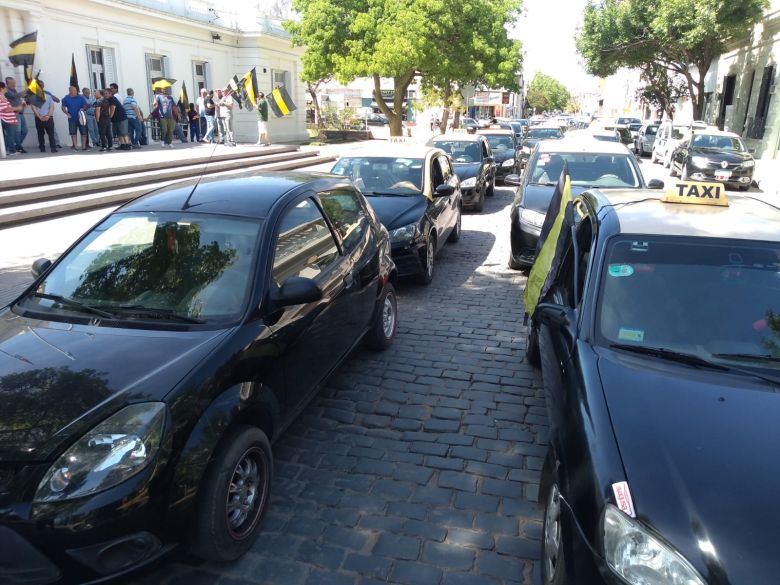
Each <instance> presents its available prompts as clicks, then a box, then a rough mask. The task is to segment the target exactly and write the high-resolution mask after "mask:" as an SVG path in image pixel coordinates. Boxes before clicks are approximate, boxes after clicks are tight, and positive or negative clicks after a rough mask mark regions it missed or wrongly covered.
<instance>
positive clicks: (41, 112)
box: [32, 80, 59, 152]
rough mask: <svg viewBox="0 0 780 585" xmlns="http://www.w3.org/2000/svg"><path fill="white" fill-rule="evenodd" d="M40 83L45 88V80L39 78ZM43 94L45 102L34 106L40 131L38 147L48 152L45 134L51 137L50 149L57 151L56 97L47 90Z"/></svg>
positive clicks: (37, 126) (37, 127)
mask: <svg viewBox="0 0 780 585" xmlns="http://www.w3.org/2000/svg"><path fill="white" fill-rule="evenodd" d="M38 85H40V86H41V89H43V87H44V84H43V81H41V80H38ZM43 95H44V98H45V99H44V101H43V103H42V104H41V105H40V106H32V111H33V114H35V130H36V131H37V132H38V148H40V149H41V152H46V142H45V140H44V134H45V135H46V136H48V137H49V150H51V151H52V152H57V140H56V139H55V138H54V97H53V96H52V95H51V94H50V93H49V92H48V91H45V90H44V92H43ZM58 101H59V100H58Z"/></svg>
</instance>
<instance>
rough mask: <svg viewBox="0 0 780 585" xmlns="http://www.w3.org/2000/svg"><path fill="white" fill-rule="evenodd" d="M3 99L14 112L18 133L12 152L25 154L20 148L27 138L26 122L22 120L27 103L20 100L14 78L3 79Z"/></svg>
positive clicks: (20, 95) (20, 96)
mask: <svg viewBox="0 0 780 585" xmlns="http://www.w3.org/2000/svg"><path fill="white" fill-rule="evenodd" d="M5 99H7V100H8V103H10V104H11V107H12V108H14V111H15V112H16V122H17V125H18V132H17V133H16V144H15V145H14V148H13V151H14V152H22V153H24V154H27V151H26V150H25V149H24V148H23V147H22V143H24V139H25V138H26V137H27V120H25V118H24V109H25V108H26V107H27V103H26V102H25V101H24V99H22V94H21V93H19V92H18V91H17V90H16V79H15V78H14V77H6V78H5ZM17 108H18V109H17ZM9 152H10V150H9Z"/></svg>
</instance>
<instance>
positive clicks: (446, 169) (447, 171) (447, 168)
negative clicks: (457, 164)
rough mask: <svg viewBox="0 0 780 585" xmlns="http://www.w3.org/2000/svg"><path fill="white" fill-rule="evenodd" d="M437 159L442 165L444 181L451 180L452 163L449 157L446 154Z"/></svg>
mask: <svg viewBox="0 0 780 585" xmlns="http://www.w3.org/2000/svg"><path fill="white" fill-rule="evenodd" d="M437 160H438V161H439V165H440V166H441V172H442V175H444V181H445V182H446V181H449V180H450V179H451V178H452V175H453V171H452V165H450V161H449V159H448V158H447V157H446V156H440V157H439V158H438V159H437Z"/></svg>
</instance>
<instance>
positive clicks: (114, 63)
mask: <svg viewBox="0 0 780 585" xmlns="http://www.w3.org/2000/svg"><path fill="white" fill-rule="evenodd" d="M264 5H265V3H263V2H249V1H246V2H231V3H227V2H219V1H216V0H56V1H55V0H0V73H1V74H2V77H3V78H5V77H6V76H14V77H16V78H17V80H18V81H19V82H20V86H23V83H22V82H23V72H22V69H21V67H13V66H12V65H11V63H10V61H9V60H8V51H9V43H11V42H12V41H13V40H15V39H17V38H19V37H21V36H23V35H25V34H27V33H30V32H32V31H36V30H37V31H38V45H37V50H36V56H35V70H36V71H38V70H40V71H41V75H40V78H41V79H42V80H44V81H45V82H46V89H47V90H49V91H51V92H52V93H53V94H54V95H56V96H58V97H62V96H64V95H66V94H67V88H68V80H69V77H70V63H71V54H73V55H74V57H75V62H76V70H77V73H78V76H79V83H80V84H81V86H82V87H84V86H88V87H91V88H93V89H95V88H100V87H106V86H107V85H109V84H110V83H112V82H116V83H117V84H118V85H119V88H120V96H119V97H123V96H124V95H125V90H126V88H128V87H132V88H133V89H134V90H135V96H136V99H137V100H138V102H139V103H140V104H141V109H142V110H143V111H144V113H145V114H147V113H148V112H149V103H150V101H151V96H152V94H151V79H152V78H153V77H157V76H166V77H172V78H174V79H177V80H178V81H179V83H177V84H175V86H174V89H173V95H174V98H177V97H178V94H179V88H180V82H181V81H184V82H185V83H186V86H187V93H188V96H189V98H190V101H191V102H194V101H195V99H196V98H197V92H198V88H200V87H206V88H210V89H215V88H221V87H225V86H226V84H227V82H228V80H229V79H230V78H232V76H233V75H238V76H239V78H240V77H241V76H242V75H243V74H244V73H245V72H246V71H248V70H249V69H251V68H252V67H256V70H257V79H258V85H259V89H260V91H263V92H266V93H267V92H268V91H270V90H271V89H272V88H273V87H275V86H276V85H285V86H286V87H287V90H288V92H289V93H290V96H291V97H292V99H293V101H294V102H295V104H296V105H297V106H299V107H298V109H297V110H296V111H294V112H293V113H292V115H290V116H286V117H283V118H274V117H273V115H271V118H272V119H271V120H270V121H269V132H270V134H271V137H272V139H273V140H274V141H285V140H303V139H305V138H306V136H307V133H306V122H305V103H306V101H305V94H304V92H305V86H304V85H303V84H302V83H301V82H300V81H299V73H300V70H301V62H300V55H301V54H302V52H303V50H302V49H301V48H294V47H292V46H291V45H290V41H289V37H288V35H287V33H286V32H285V31H284V30H283V29H282V28H281V25H280V22H279V21H278V20H275V19H273V18H272V17H270V16H268V15H267V13H266V12H265V10H264V9H263V8H262V6H264ZM223 6H231V9H230V10H223V9H222V7H223ZM237 110H238V109H237V108H235V110H234V111H235V115H234V119H235V131H236V140H237V141H239V142H254V141H255V140H256V139H257V126H256V123H255V122H256V116H255V113H254V112H247V111H246V110H244V111H237ZM26 117H27V118H26V119H27V122H28V127H29V133H28V137H27V139H26V141H25V144H30V145H33V146H34V145H36V144H37V136H36V132H35V126H34V123H33V115H32V113H31V112H29V108H28V112H27V113H26ZM55 121H56V127H57V132H58V134H59V136H60V142H61V143H62V144H65V142H64V140H65V137H66V136H67V120H66V117H65V115H64V114H62V115H57V116H56V117H55Z"/></svg>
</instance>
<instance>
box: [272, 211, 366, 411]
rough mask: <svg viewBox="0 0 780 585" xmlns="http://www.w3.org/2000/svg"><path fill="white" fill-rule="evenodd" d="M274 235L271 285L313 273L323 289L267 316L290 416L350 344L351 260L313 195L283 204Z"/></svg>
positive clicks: (313, 277)
mask: <svg viewBox="0 0 780 585" xmlns="http://www.w3.org/2000/svg"><path fill="white" fill-rule="evenodd" d="M273 241H274V244H273V249H274V259H273V265H272V269H271V275H270V278H271V282H270V283H269V290H274V289H278V287H281V285H283V284H284V282H285V281H286V280H287V279H288V278H290V277H293V276H300V277H304V278H311V279H312V280H314V281H315V282H316V283H317V285H318V286H319V287H320V289H321V290H322V298H321V299H320V300H319V301H316V302H312V303H307V304H301V305H293V306H289V307H284V308H281V309H276V310H275V312H274V313H273V314H271V315H269V318H268V321H269V323H270V327H271V329H272V331H273V335H274V341H275V345H276V347H278V348H279V352H280V354H281V358H282V359H281V362H282V364H283V368H284V377H285V397H284V405H285V410H286V412H287V414H288V416H291V415H294V414H295V413H297V411H298V410H299V409H300V407H301V406H302V405H303V404H304V403H305V402H306V399H307V398H308V396H309V395H310V393H311V392H313V391H314V390H315V389H316V388H317V386H318V384H319V383H320V382H321V381H322V380H323V379H324V378H325V377H326V376H327V375H328V373H329V372H330V371H331V370H332V369H333V367H334V365H335V364H336V363H338V361H339V360H340V358H341V357H342V356H343V355H344V353H345V352H346V351H347V349H348V348H349V347H350V346H351V343H352V337H353V332H352V331H351V330H350V328H349V326H348V324H347V322H346V318H347V317H348V315H349V311H350V307H349V304H348V303H349V299H348V298H347V290H346V286H345V278H346V276H347V274H349V272H350V266H349V259H348V258H347V257H345V256H344V255H342V254H341V252H340V250H339V247H338V245H337V242H336V238H335V236H334V234H333V232H332V231H331V229H330V227H329V225H328V222H327V221H326V220H325V218H324V217H323V215H322V212H321V210H320V209H319V207H318V206H317V204H316V203H315V201H314V200H313V199H312V198H311V197H307V198H305V199H303V200H300V201H298V202H296V203H293V204H291V205H289V206H288V207H287V209H285V211H284V212H283V214H282V216H281V218H280V220H279V221H278V222H277V226H276V229H275V233H274V240H273ZM271 310H272V311H274V308H273V306H271Z"/></svg>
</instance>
